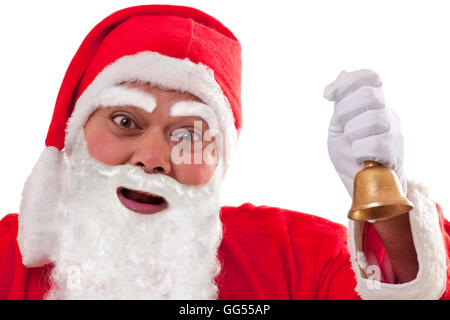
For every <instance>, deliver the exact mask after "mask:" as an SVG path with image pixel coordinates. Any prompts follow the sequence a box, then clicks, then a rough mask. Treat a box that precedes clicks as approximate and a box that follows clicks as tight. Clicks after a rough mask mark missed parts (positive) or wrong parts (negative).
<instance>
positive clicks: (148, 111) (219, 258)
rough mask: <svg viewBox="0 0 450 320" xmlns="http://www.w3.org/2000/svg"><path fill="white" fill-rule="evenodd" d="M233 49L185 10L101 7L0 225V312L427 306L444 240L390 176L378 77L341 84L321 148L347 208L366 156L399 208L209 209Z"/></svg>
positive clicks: (412, 189)
mask: <svg viewBox="0 0 450 320" xmlns="http://www.w3.org/2000/svg"><path fill="white" fill-rule="evenodd" d="M240 54H241V47H240V44H239V42H238V40H237V39H236V37H235V36H234V35H233V34H232V33H231V32H230V31H229V30H228V29H227V28H226V27H225V26H223V25H222V24H221V23H220V22H219V21H217V20H216V19H214V18H212V17H211V16H209V15H207V14H205V13H203V12H201V11H198V10H196V9H192V8H187V7H179V6H161V5H148V6H138V7H131V8H127V9H124V10H121V11H118V12H116V13H114V14H112V15H110V16H109V17H107V18H106V19H104V20H103V21H102V22H100V23H99V24H98V25H97V26H96V27H95V28H94V29H93V30H92V31H91V32H90V33H89V34H88V36H87V37H86V39H85V40H84V42H83V43H82V44H81V46H80V48H79V50H78V52H77V53H76V55H75V57H74V58H73V60H72V62H71V64H70V66H69V68H68V70H67V73H66V75H65V78H64V80H63V83H62V86H61V89H60V92H59V95H58V98H57V101H56V106H55V110H54V114H53V119H52V122H51V125H50V128H49V131H48V136H47V139H46V148H45V149H44V151H43V152H42V154H41V157H40V158H39V160H38V162H37V164H36V166H35V168H34V169H33V172H32V173H31V175H30V177H29V178H28V180H27V182H26V184H25V187H24V192H23V197H22V204H21V209H20V212H19V214H18V215H17V214H10V215H8V216H6V217H5V218H4V219H3V220H2V221H1V222H0V298H3V299H216V298H220V299H358V298H365V299H438V298H446V297H448V284H447V283H448V271H447V270H448V269H447V260H448V257H449V254H448V249H447V247H448V245H449V244H450V240H449V237H448V234H447V233H446V228H447V230H448V228H449V227H450V226H449V225H448V222H447V221H445V220H444V218H443V215H442V212H441V211H440V208H439V206H437V205H436V203H435V202H433V200H431V199H430V198H429V196H428V195H427V193H426V191H425V189H424V188H423V187H422V186H420V185H416V184H413V183H408V182H407V180H406V178H405V177H404V174H403V170H402V168H403V165H402V162H403V161H402V158H403V140H402V137H401V131H400V124H399V121H398V118H397V116H396V115H395V113H394V112H393V110H392V109H391V108H389V107H388V106H386V104H385V102H384V99H383V96H382V86H381V81H380V78H379V77H378V75H377V74H376V73H374V72H372V71H370V70H360V71H355V72H349V73H346V72H343V73H341V74H340V75H339V77H338V78H337V79H336V81H334V82H333V83H332V84H331V85H329V86H328V87H327V88H326V90H325V97H326V98H327V99H329V100H332V101H334V102H335V112H334V115H333V118H332V120H331V123H330V130H329V140H328V142H329V151H330V156H331V159H332V161H333V164H334V165H335V167H336V170H337V172H338V173H339V175H340V177H341V179H342V181H343V182H344V185H345V186H346V188H347V190H348V191H349V193H350V194H352V188H353V180H354V177H355V174H356V173H357V172H358V171H359V170H360V169H361V166H362V163H363V162H364V161H366V160H375V161H377V162H380V163H382V164H383V165H384V166H387V167H390V168H392V169H393V170H394V171H395V173H396V174H397V176H398V179H399V181H400V183H401V185H402V187H403V190H404V191H405V192H407V195H408V198H409V199H410V200H411V201H412V202H413V203H414V205H415V207H414V209H413V210H411V211H410V212H405V213H404V214H402V215H400V216H397V217H395V218H392V219H389V220H386V221H381V222H376V223H369V222H361V223H359V222H353V221H351V222H350V223H349V229H348V232H347V229H346V228H345V227H343V226H341V225H339V224H336V223H333V222H330V221H327V220H325V219H322V218H320V217H316V216H311V215H307V214H304V213H299V212H293V211H289V210H285V209H280V208H271V207H265V206H262V207H256V206H253V205H252V204H249V203H246V204H243V205H241V206H239V207H221V205H220V190H221V185H222V181H223V178H224V176H225V174H226V172H227V166H228V164H229V163H230V159H231V158H232V153H233V150H234V148H235V145H236V142H237V139H238V136H239V130H240V128H241V124H242V119H241V104H240V81H241V55H240Z"/></svg>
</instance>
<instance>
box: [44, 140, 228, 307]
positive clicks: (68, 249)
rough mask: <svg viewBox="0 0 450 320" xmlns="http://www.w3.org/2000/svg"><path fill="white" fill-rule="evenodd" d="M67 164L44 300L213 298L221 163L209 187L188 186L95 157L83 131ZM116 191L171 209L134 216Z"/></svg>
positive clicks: (218, 235)
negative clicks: (152, 197) (151, 198)
mask: <svg viewBox="0 0 450 320" xmlns="http://www.w3.org/2000/svg"><path fill="white" fill-rule="evenodd" d="M66 164H67V177H66V180H65V181H67V184H66V189H65V190H62V192H63V193H64V195H65V201H64V205H63V208H62V210H63V211H64V214H65V219H64V221H65V222H64V226H63V227H62V236H61V246H60V251H59V254H58V255H57V257H56V261H55V263H54V265H55V266H54V268H53V270H52V273H51V281H52V289H51V290H50V292H49V293H48V295H47V297H46V298H48V299H215V298H217V294H218V293H217V286H216V284H215V277H216V276H217V274H218V273H219V271H220V264H219V262H218V259H217V249H218V246H219V244H220V242H221V239H222V224H221V221H220V217H219V212H220V202H219V193H220V185H221V180H222V174H221V170H219V168H220V165H219V166H218V167H217V169H216V173H215V174H214V176H213V177H212V178H211V180H210V181H209V182H208V183H207V184H205V185H201V186H186V185H182V184H180V183H178V182H177V181H175V180H174V179H172V178H170V177H168V176H166V175H162V174H148V173H145V172H144V171H143V170H142V169H141V168H139V167H137V166H131V165H121V166H109V165H105V164H103V163H101V162H99V161H97V160H95V159H93V158H92V157H91V156H90V154H89V152H88V149H87V147H86V143H85V140H84V134H83V133H81V134H80V136H79V138H78V140H77V143H76V145H75V146H74V148H73V151H72V153H71V154H70V155H68V156H67V157H66ZM120 186H123V187H125V188H128V189H133V190H140V191H145V192H150V193H153V194H157V195H160V196H162V197H164V198H165V199H166V200H167V202H168V204H169V206H168V207H167V208H166V209H164V210H163V211H160V212H158V213H155V214H140V213H136V212H133V211H131V210H129V209H127V208H126V207H124V206H123V205H122V203H121V202H120V200H119V199H118V197H117V193H116V191H117V188H118V187H120Z"/></svg>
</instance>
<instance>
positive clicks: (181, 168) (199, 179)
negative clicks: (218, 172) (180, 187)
mask: <svg viewBox="0 0 450 320" xmlns="http://www.w3.org/2000/svg"><path fill="white" fill-rule="evenodd" d="M215 167H216V166H215V165H209V164H179V165H174V166H172V170H173V176H174V177H175V179H176V180H177V181H178V182H179V183H182V184H187V185H200V184H205V183H207V182H208V181H209V180H210V179H211V177H212V176H213V174H214V171H215Z"/></svg>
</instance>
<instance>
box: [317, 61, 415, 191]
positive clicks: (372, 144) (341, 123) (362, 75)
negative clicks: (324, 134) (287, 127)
mask: <svg viewBox="0 0 450 320" xmlns="http://www.w3.org/2000/svg"><path fill="white" fill-rule="evenodd" d="M324 97H325V98H326V99H328V100H330V101H334V102H335V104H334V113H333V116H332V118H331V122H330V126H329V131H328V152H329V155H330V158H331V161H332V162H333V165H334V167H335V169H336V171H337V172H338V174H339V176H340V177H341V180H342V181H343V182H344V185H345V187H346V188H347V191H348V192H349V194H350V196H351V197H353V181H354V178H355V175H356V173H357V172H359V171H360V170H362V169H363V167H364V161H366V160H374V161H377V162H378V163H380V164H382V165H383V166H385V167H389V168H391V169H393V170H394V172H395V173H396V174H397V177H398V179H399V181H400V184H401V186H402V187H403V191H404V192H405V194H406V179H405V177H404V174H403V137H402V133H401V128H400V120H399V118H398V116H397V115H396V114H395V112H394V110H393V109H392V108H390V107H389V106H387V105H386V103H385V100H384V96H383V90H382V84H381V80H380V77H379V76H378V75H377V74H376V73H375V72H373V71H371V70H358V71H353V72H345V71H342V72H341V73H340V74H339V76H338V77H337V79H336V80H335V81H334V82H332V83H331V84H329V85H328V86H327V87H326V88H325V92H324Z"/></svg>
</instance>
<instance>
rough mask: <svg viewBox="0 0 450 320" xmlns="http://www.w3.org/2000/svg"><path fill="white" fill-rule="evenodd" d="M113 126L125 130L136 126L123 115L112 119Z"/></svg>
mask: <svg viewBox="0 0 450 320" xmlns="http://www.w3.org/2000/svg"><path fill="white" fill-rule="evenodd" d="M112 121H114V123H115V124H117V125H118V126H119V127H121V128H125V129H135V128H137V127H138V126H137V125H136V123H135V122H134V121H133V120H132V119H131V118H130V117H128V116H125V115H117V116H114V117H113V118H112Z"/></svg>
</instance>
